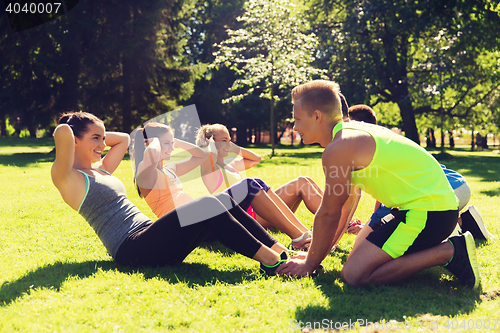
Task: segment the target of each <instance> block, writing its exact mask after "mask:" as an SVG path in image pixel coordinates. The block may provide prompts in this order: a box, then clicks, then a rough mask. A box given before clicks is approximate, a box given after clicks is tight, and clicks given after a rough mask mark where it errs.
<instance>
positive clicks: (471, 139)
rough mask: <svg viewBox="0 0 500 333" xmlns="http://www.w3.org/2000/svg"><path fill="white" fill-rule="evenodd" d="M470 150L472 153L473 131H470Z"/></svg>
mask: <svg viewBox="0 0 500 333" xmlns="http://www.w3.org/2000/svg"><path fill="white" fill-rule="evenodd" d="M470 150H471V151H474V130H472V131H471V135H470Z"/></svg>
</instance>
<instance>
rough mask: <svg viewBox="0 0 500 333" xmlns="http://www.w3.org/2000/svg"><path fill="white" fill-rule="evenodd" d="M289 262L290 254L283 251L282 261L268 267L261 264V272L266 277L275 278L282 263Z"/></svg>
mask: <svg viewBox="0 0 500 333" xmlns="http://www.w3.org/2000/svg"><path fill="white" fill-rule="evenodd" d="M287 261H288V254H287V253H286V252H285V251H283V252H281V254H280V260H278V262H277V263H276V264H274V265H273V266H267V265H264V264H263V263H260V272H261V273H262V274H264V275H269V276H274V275H276V270H277V269H278V267H280V266H281V264H282V263H284V262H287Z"/></svg>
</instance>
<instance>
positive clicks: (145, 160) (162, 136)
mask: <svg viewBox="0 0 500 333" xmlns="http://www.w3.org/2000/svg"><path fill="white" fill-rule="evenodd" d="M174 146H175V147H178V148H181V149H183V150H186V151H187V152H189V153H190V154H191V155H192V156H191V157H189V158H187V159H185V160H182V161H176V162H168V163H166V164H165V165H164V164H163V163H164V162H166V161H169V160H170V155H171V153H172V152H173V150H174ZM133 156H134V159H135V165H136V176H135V180H136V185H137V189H138V191H139V195H140V196H141V197H143V198H144V199H145V200H146V202H147V203H148V205H149V206H150V207H151V209H152V210H153V212H154V213H155V214H156V216H158V217H160V216H163V215H164V214H166V213H168V212H170V211H171V210H172V209H175V208H176V207H179V206H181V205H183V204H185V203H187V202H190V201H191V200H193V199H192V198H191V197H190V196H189V195H188V194H186V193H185V192H184V191H183V189H182V183H181V181H180V179H179V177H180V176H182V175H184V174H186V173H188V172H190V171H191V170H193V169H194V168H196V167H197V166H199V165H200V164H201V163H203V162H204V161H205V160H206V159H207V158H208V156H209V154H208V153H207V152H206V151H205V150H203V149H201V148H199V147H197V146H195V145H193V144H191V143H188V142H185V141H182V140H178V139H175V138H174V134H173V131H172V129H171V128H170V127H169V126H167V125H165V124H161V123H147V124H146V125H145V126H144V128H142V129H139V130H137V132H136V134H135V140H134V152H133ZM242 182H245V189H244V191H242V190H241V189H242V187H239V186H238V185H234V186H231V187H230V188H229V189H228V190H227V191H226V192H225V193H224V194H228V195H230V196H231V197H232V198H233V199H234V200H235V201H236V202H237V203H238V205H239V206H240V207H241V208H243V209H244V210H247V211H248V208H249V206H250V204H251V205H252V207H253V208H254V209H255V211H257V212H258V213H259V214H260V215H262V216H265V218H266V219H267V220H268V221H270V222H271V223H272V225H273V226H275V227H276V228H278V229H279V230H281V231H283V232H285V233H286V234H287V235H288V236H290V238H292V244H293V246H294V248H295V249H306V248H307V247H309V243H310V236H309V234H310V233H309V232H308V230H307V228H306V227H305V226H304V225H303V224H302V223H300V221H299V220H298V219H297V217H296V216H295V215H293V213H292V212H291V211H290V210H289V209H288V208H287V207H286V206H285V205H282V206H284V207H285V208H286V209H287V211H284V210H282V207H280V206H278V205H276V204H275V203H274V201H273V200H272V199H271V198H270V197H269V196H268V194H267V193H266V191H267V190H268V188H265V187H264V186H263V185H265V184H262V183H263V182H262V183H259V182H257V181H255V180H253V179H244V180H242ZM265 186H267V185H265ZM218 196H219V195H218V194H217V195H216V197H218Z"/></svg>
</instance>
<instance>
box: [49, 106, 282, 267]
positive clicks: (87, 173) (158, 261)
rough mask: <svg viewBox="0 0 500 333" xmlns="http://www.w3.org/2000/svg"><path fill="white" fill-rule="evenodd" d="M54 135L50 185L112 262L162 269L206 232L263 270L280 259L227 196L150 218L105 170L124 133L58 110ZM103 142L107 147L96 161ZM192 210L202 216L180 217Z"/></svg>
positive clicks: (115, 160) (113, 163)
mask: <svg viewBox="0 0 500 333" xmlns="http://www.w3.org/2000/svg"><path fill="white" fill-rule="evenodd" d="M54 140H55V145H56V159H55V161H54V163H53V165H52V170H51V175H52V181H53V183H54V185H55V186H56V187H57V189H58V190H59V192H60V194H61V196H62V198H63V199H64V201H65V202H66V203H67V204H68V205H69V206H70V207H71V208H73V209H74V210H76V211H78V212H79V213H80V214H81V215H82V216H83V217H84V218H85V220H86V221H87V222H88V223H89V224H90V225H91V226H92V228H93V229H94V230H95V232H96V233H97V235H98V236H99V238H100V239H101V241H102V242H103V244H104V246H105V247H106V249H107V250H108V252H109V253H110V255H111V256H112V257H113V258H114V260H115V261H116V262H117V263H119V264H123V265H131V266H164V265H169V264H175V263H179V262H182V261H183V260H184V258H185V257H186V256H187V255H188V254H189V253H190V252H191V251H193V249H195V248H196V247H197V246H198V245H199V244H200V243H201V242H202V240H203V239H204V237H205V236H206V235H207V234H208V233H209V232H213V233H214V234H215V235H217V238H218V239H219V240H220V241H221V242H222V243H223V244H224V245H226V246H227V247H229V248H231V249H232V250H234V251H236V252H238V253H241V254H243V255H245V256H247V257H249V258H252V259H254V260H256V261H258V262H260V263H261V269H262V270H263V271H264V272H265V273H266V274H274V271H275V267H277V265H279V263H280V262H281V261H283V260H285V258H286V257H287V254H286V252H285V250H286V248H285V247H284V246H283V245H282V244H280V243H278V242H277V241H276V240H275V239H274V238H273V237H272V236H270V235H269V234H268V233H267V232H266V231H265V230H264V229H263V228H262V227H261V226H260V225H259V224H258V223H256V222H255V220H254V219H252V218H251V217H250V216H248V214H246V213H245V211H244V210H242V209H241V208H240V207H239V206H238V205H237V204H236V203H235V202H234V200H232V199H231V197H229V196H228V195H224V194H221V195H220V196H218V197H217V198H215V197H213V196H206V197H203V198H200V199H198V200H193V201H190V202H188V203H186V204H184V205H182V206H181V207H179V208H177V209H174V210H172V211H171V212H170V213H168V214H166V215H164V216H162V217H161V218H159V219H157V220H156V221H154V222H153V221H152V220H151V219H149V218H148V217H147V216H146V215H144V214H143V213H142V212H141V211H140V210H139V209H138V208H137V207H136V206H135V205H134V204H133V203H132V202H130V201H129V199H128V198H127V196H126V191H125V187H124V186H123V184H122V182H121V181H120V180H119V179H118V178H116V177H114V176H112V175H111V174H112V173H113V172H114V171H115V170H116V168H117V167H118V165H119V164H120V162H121V160H122V158H123V156H124V154H125V152H126V151H127V148H128V146H129V135H128V134H125V133H115V132H106V130H105V127H104V124H103V122H102V121H101V120H100V119H99V118H97V117H95V116H94V115H92V114H89V113H85V112H71V113H66V114H63V115H62V117H61V118H60V119H59V125H58V126H57V128H56V129H55V131H54ZM168 144H171V143H168ZM107 146H108V147H110V149H109V151H108V152H107V154H106V156H105V157H104V158H102V157H101V155H102V153H103V151H104V149H105V148H106V147H107ZM200 211H201V213H204V215H205V216H206V219H205V220H200V221H199V222H197V223H192V224H189V222H193V221H186V220H182V218H181V217H182V216H185V215H188V216H189V214H193V213H194V214H195V215H196V213H198V212H200ZM209 211H210V212H212V213H213V212H217V213H214V214H209ZM280 253H281V255H280Z"/></svg>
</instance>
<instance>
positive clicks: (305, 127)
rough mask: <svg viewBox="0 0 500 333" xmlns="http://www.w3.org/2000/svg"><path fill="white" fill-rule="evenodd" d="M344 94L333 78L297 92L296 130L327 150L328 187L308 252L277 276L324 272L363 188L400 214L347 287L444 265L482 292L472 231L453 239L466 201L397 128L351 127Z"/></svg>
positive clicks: (364, 245)
mask: <svg viewBox="0 0 500 333" xmlns="http://www.w3.org/2000/svg"><path fill="white" fill-rule="evenodd" d="M339 93H340V91H339V87H338V85H337V84H336V83H334V82H331V81H325V80H315V81H311V82H308V83H306V84H303V85H300V86H298V87H296V88H294V89H293V91H292V103H293V116H294V120H295V125H294V129H295V130H296V131H297V132H299V134H300V135H301V137H302V138H303V140H304V143H306V144H312V143H319V144H320V145H321V146H322V147H324V148H325V150H324V152H323V156H322V162H323V169H324V173H325V177H326V183H325V191H324V197H323V201H322V203H321V207H320V208H319V210H318V212H317V213H316V215H315V217H314V226H313V240H312V244H311V247H310V249H309V252H308V254H307V255H306V256H305V257H300V258H295V259H291V260H289V261H288V262H286V263H283V264H282V265H281V266H280V267H279V268H278V270H277V273H279V274H281V275H290V276H296V277H300V276H306V275H308V274H311V273H312V272H313V271H314V269H316V268H317V267H318V265H319V264H320V263H321V261H322V260H323V259H324V258H325V257H326V256H327V255H328V253H329V252H330V250H331V248H332V245H333V244H335V242H336V241H337V240H338V239H339V238H340V237H341V236H342V234H343V232H341V231H343V230H344V227H345V224H346V223H347V220H348V219H347V217H348V215H349V212H350V211H351V209H352V206H353V203H354V202H355V196H356V192H357V191H356V190H355V187H356V186H357V187H359V188H361V189H362V190H363V191H365V192H367V193H369V194H371V195H372V196H373V198H375V199H376V200H378V201H379V202H381V203H383V204H384V205H385V206H387V207H397V209H394V210H392V211H391V214H389V215H387V216H385V217H384V218H382V219H381V220H380V221H379V223H377V225H376V226H375V227H374V231H373V232H372V233H370V234H369V235H368V237H367V238H366V239H363V240H361V243H360V244H356V247H355V249H354V250H353V251H351V253H350V254H349V257H348V258H347V261H346V262H345V264H344V267H343V269H342V272H341V277H342V279H343V280H344V281H345V282H346V283H348V284H350V285H353V286H362V285H366V284H388V283H393V282H396V281H400V280H402V279H404V278H406V277H408V276H410V275H412V274H414V273H416V272H418V271H421V270H423V269H426V268H429V267H433V266H438V265H441V266H444V267H445V268H447V269H448V270H449V271H450V272H452V273H453V274H454V275H455V276H456V277H457V278H458V279H459V280H460V281H461V282H462V283H463V284H465V285H466V286H468V287H470V288H477V287H478V285H479V273H478V269H477V262H476V249H475V245H474V238H473V237H472V235H471V234H470V233H469V232H466V233H465V234H463V235H461V236H455V237H450V238H449V239H447V237H448V236H449V235H450V234H451V233H452V231H453V230H454V228H455V226H456V224H457V217H458V201H457V198H456V196H455V194H454V192H453V189H452V188H451V186H450V184H449V182H448V181H447V179H446V176H445V174H444V172H443V170H442V168H441V167H440V165H439V163H438V162H437V161H436V160H435V159H434V157H433V156H432V155H430V154H429V153H428V152H427V151H426V150H425V149H423V148H422V147H420V146H419V145H418V144H416V143H415V142H413V141H411V140H409V139H407V138H405V137H403V136H401V135H399V134H396V133H394V132H392V131H391V130H388V129H386V128H384V127H381V126H377V125H372V124H366V123H362V122H356V121H350V122H344V121H343V120H342V112H341V104H340V99H339Z"/></svg>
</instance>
